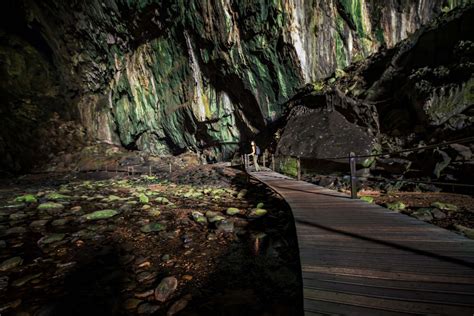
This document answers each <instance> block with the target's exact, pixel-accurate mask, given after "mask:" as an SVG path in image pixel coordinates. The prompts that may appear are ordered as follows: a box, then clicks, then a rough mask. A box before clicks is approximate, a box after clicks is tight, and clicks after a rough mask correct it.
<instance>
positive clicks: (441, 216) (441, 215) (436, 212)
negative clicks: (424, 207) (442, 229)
mask: <svg viewBox="0 0 474 316" xmlns="http://www.w3.org/2000/svg"><path fill="white" fill-rule="evenodd" d="M431 214H433V217H434V218H436V219H445V218H446V214H445V213H444V212H442V211H440V210H439V209H437V208H434V209H432V210H431Z"/></svg>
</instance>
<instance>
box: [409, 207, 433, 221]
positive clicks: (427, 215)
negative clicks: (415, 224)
mask: <svg viewBox="0 0 474 316" xmlns="http://www.w3.org/2000/svg"><path fill="white" fill-rule="evenodd" d="M411 216H413V217H415V218H417V219H419V220H420V221H424V222H429V221H431V220H433V215H432V214H431V212H430V211H429V210H428V209H419V210H417V211H415V212H413V213H411Z"/></svg>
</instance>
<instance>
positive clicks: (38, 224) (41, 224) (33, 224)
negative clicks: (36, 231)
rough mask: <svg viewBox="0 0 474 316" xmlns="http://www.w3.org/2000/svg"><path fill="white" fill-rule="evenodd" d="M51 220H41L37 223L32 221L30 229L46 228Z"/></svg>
mask: <svg viewBox="0 0 474 316" xmlns="http://www.w3.org/2000/svg"><path fill="white" fill-rule="evenodd" d="M48 222H49V220H47V219H39V220H37V221H32V222H31V223H30V227H31V228H41V227H44V226H46V225H47V224H48Z"/></svg>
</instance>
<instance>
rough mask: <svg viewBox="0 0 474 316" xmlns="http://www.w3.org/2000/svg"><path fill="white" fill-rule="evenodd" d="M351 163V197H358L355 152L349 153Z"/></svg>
mask: <svg viewBox="0 0 474 316" xmlns="http://www.w3.org/2000/svg"><path fill="white" fill-rule="evenodd" d="M349 157H350V158H349V165H350V168H351V199H357V178H356V157H355V153H353V152H351V153H350V154H349Z"/></svg>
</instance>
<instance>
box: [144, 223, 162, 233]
mask: <svg viewBox="0 0 474 316" xmlns="http://www.w3.org/2000/svg"><path fill="white" fill-rule="evenodd" d="M165 229H166V225H164V224H161V223H150V224H146V225H144V226H142V227H141V228H140V230H141V231H142V232H143V233H151V232H160V231H162V230H165Z"/></svg>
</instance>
